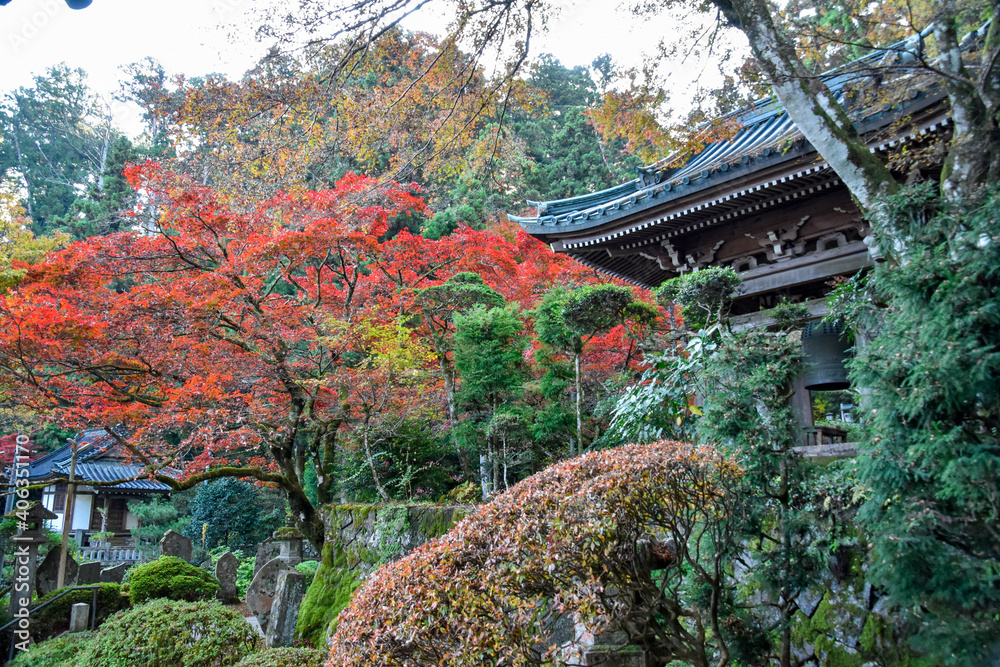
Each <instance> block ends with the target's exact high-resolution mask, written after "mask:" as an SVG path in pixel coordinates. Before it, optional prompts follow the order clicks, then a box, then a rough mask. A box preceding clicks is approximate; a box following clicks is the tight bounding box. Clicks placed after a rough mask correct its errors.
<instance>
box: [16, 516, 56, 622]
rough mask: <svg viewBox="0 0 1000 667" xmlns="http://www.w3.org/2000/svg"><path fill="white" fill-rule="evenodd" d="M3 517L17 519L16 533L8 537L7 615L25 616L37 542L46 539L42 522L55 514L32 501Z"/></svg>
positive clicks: (36, 563) (35, 565)
mask: <svg viewBox="0 0 1000 667" xmlns="http://www.w3.org/2000/svg"><path fill="white" fill-rule="evenodd" d="M5 518H7V519H15V520H17V534H16V535H14V536H13V537H12V538H11V540H12V541H13V542H14V577H13V583H12V585H11V589H10V615H11V618H15V619H17V618H26V617H27V610H28V609H30V608H31V593H32V590H33V588H34V585H35V568H36V567H37V565H38V545H39V544H43V543H45V542H48V537H46V536H45V532H44V527H43V524H44V523H45V522H46V521H51V520H52V519H56V518H58V517H57V516H56V515H55V514H53V513H52V512H50V511H49V510H47V509H45V507H43V506H42V504H41V503H39V502H35V503H32V504H31V505H30V506H29V507H28V508H26V509H15V510H14V511H13V512H11V513H10V514H8V515H7V516H6V517H5Z"/></svg>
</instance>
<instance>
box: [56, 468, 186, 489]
mask: <svg viewBox="0 0 1000 667" xmlns="http://www.w3.org/2000/svg"><path fill="white" fill-rule="evenodd" d="M69 466H70V462H69V461H62V462H60V463H59V464H57V465H56V467H55V469H54V472H57V473H60V474H63V475H68V474H69ZM142 472H143V468H142V467H141V466H135V465H129V464H126V463H117V462H108V463H80V462H77V464H76V478H77V479H78V480H80V481H81V482H114V481H116V480H119V479H130V478H132V477H138V476H140V475H142ZM102 488H111V489H126V490H130V491H153V492H157V491H158V492H169V491H170V490H171V489H170V487H169V486H167V485H166V484H164V483H163V482H157V481H156V480H152V479H135V480H131V479H130V481H128V482H122V483H121V484H114V485H112V486H107V487H102Z"/></svg>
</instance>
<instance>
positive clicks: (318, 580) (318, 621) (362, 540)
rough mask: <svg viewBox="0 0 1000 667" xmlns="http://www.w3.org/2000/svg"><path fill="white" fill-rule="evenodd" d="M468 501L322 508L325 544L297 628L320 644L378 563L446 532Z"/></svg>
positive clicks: (461, 514) (323, 642) (465, 510)
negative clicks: (445, 503) (440, 503)
mask: <svg viewBox="0 0 1000 667" xmlns="http://www.w3.org/2000/svg"><path fill="white" fill-rule="evenodd" d="M469 511H470V508H469V507H467V506H442V505H327V506H326V507H323V508H322V509H321V512H322V517H323V522H324V523H325V524H326V544H324V546H323V553H322V555H321V557H320V563H319V568H318V569H317V570H316V576H315V577H314V578H313V581H312V584H311V585H310V586H309V590H308V592H307V593H306V597H305V600H303V602H302V606H301V608H300V610H299V618H298V623H297V625H296V634H297V635H298V636H299V637H302V638H304V639H308V640H310V641H311V642H312V643H313V644H314V645H315V646H316V647H317V648H321V647H323V646H325V645H326V638H327V637H328V636H329V635H330V634H332V633H333V631H334V630H336V619H337V616H338V615H339V614H340V612H341V610H342V609H344V607H346V606H347V604H348V603H349V602H350V599H351V595H353V594H354V591H355V590H357V588H358V586H360V585H361V582H362V581H364V579H365V578H366V577H367V576H368V575H370V574H371V573H372V572H374V571H375V570H376V569H377V568H378V567H379V566H381V565H384V564H385V563H388V562H391V561H394V560H397V559H398V558H401V557H402V556H405V555H406V554H408V553H410V552H411V551H413V550H414V549H416V548H417V547H418V546H420V545H421V544H424V543H425V542H427V541H429V540H431V539H433V538H435V537H440V536H441V535H444V534H445V533H447V532H448V531H449V530H451V528H452V527H453V526H454V525H455V524H456V523H458V522H459V521H460V520H461V519H462V518H463V517H465V515H466V514H467V513H468V512H469Z"/></svg>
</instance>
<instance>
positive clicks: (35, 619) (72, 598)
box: [31, 583, 129, 641]
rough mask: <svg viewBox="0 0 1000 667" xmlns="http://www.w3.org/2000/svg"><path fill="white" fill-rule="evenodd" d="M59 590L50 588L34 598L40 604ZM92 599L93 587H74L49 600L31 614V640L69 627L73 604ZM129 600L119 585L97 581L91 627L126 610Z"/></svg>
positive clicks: (55, 633) (54, 595)
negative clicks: (85, 588)
mask: <svg viewBox="0 0 1000 667" xmlns="http://www.w3.org/2000/svg"><path fill="white" fill-rule="evenodd" d="M61 592H62V591H61V590H58V591H53V592H51V593H49V594H48V595H46V596H45V597H43V598H42V599H41V600H39V601H38V605H42V604H44V603H46V602H48V601H49V600H51V599H53V598H54V597H56V596H57V595H59V594H60V593H61ZM93 599H94V591H93V590H76V591H72V592H70V593H67V594H66V595H64V596H62V597H61V598H59V599H58V600H56V601H55V602H52V603H51V604H49V605H48V606H47V607H45V608H44V609H42V610H40V611H39V612H38V613H37V614H35V615H33V616H32V617H31V634H32V636H33V638H34V639H35V641H41V640H43V639H47V638H49V637H52V636H54V635H58V634H60V633H62V632H65V631H66V630H68V629H69V615H70V610H71V609H72V608H73V605H75V604H77V603H80V602H86V603H87V604H88V605H89V604H90V603H91V602H92V601H93ZM128 606H129V599H128V597H126V596H125V595H123V594H122V590H121V586H119V585H118V584H115V583H105V584H101V588H100V590H98V591H97V620H96V624H95V626H100V624H101V623H103V622H104V621H105V619H107V618H108V617H109V616H111V615H112V614H114V613H115V612H118V611H121V610H122V609H127V608H128Z"/></svg>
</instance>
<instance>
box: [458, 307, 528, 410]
mask: <svg viewBox="0 0 1000 667" xmlns="http://www.w3.org/2000/svg"><path fill="white" fill-rule="evenodd" d="M454 319H455V327H456V331H455V366H456V368H458V371H459V373H460V375H461V377H462V386H461V388H460V390H459V392H458V397H459V401H460V402H461V403H464V404H466V405H467V406H469V408H470V409H472V410H477V411H478V410H489V409H491V408H495V407H496V406H498V405H500V404H502V403H503V402H505V401H506V400H508V399H509V398H511V397H513V396H514V395H516V394H517V393H518V391H519V389H520V384H521V383H520V379H521V378H522V377H523V374H524V359H523V356H522V349H523V348H522V345H523V343H522V340H521V338H520V334H521V330H522V328H523V325H522V324H521V318H520V317H519V316H518V314H517V310H516V308H514V307H508V308H497V307H494V308H489V309H487V308H486V307H485V306H482V305H477V306H474V307H473V308H471V309H469V310H468V311H467V312H466V313H462V314H456V315H455V318H454Z"/></svg>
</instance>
